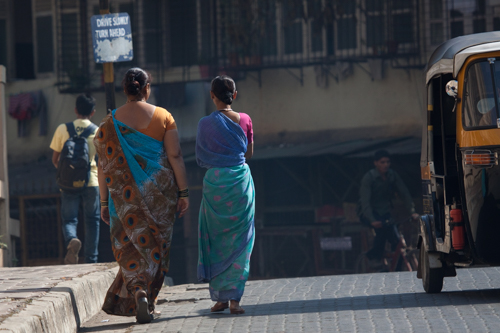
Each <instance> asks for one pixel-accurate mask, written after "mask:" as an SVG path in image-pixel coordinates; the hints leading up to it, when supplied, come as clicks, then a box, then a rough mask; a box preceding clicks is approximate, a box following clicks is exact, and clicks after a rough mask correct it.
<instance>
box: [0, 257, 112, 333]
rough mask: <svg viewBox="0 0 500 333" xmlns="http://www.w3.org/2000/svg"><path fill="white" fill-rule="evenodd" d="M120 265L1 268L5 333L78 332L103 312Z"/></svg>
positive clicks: (0, 323)
mask: <svg viewBox="0 0 500 333" xmlns="http://www.w3.org/2000/svg"><path fill="white" fill-rule="evenodd" d="M117 269H118V267H117V266H116V264H85V265H59V266H45V267H19V268H0V331H1V332H4V331H6V332H13V333H14V332H15V333H17V332H20V333H21V332H23V333H24V332H26V333H38V332H50V333H58V332H61V333H62V332H64V333H70V332H77V329H78V327H79V325H80V324H81V323H82V322H83V321H86V320H88V319H90V318H91V317H92V316H94V315H95V314H96V313H98V312H99V310H100V308H101V306H102V302H103V300H104V294H105V292H106V290H107V289H108V288H109V285H110V284H111V282H112V281H113V279H114V277H115V275H116V272H117Z"/></svg>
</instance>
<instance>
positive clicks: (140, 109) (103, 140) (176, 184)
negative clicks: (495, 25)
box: [94, 68, 189, 323]
mask: <svg viewBox="0 0 500 333" xmlns="http://www.w3.org/2000/svg"><path fill="white" fill-rule="evenodd" d="M150 82H151V77H150V76H149V74H148V73H146V72H145V71H143V70H142V69H140V68H132V69H130V70H128V71H127V73H126V75H125V78H124V80H123V88H124V91H125V94H126V95H127V104H125V105H123V106H122V107H120V108H118V109H117V110H113V111H112V112H111V114H110V115H108V116H107V117H106V118H104V120H103V122H102V123H101V125H100V127H99V130H98V132H97V134H96V136H95V139H94V144H95V146H96V150H97V153H98V155H99V165H98V178H99V191H100V195H101V217H102V219H103V220H104V222H106V223H107V224H109V225H110V232H111V244H112V247H113V253H114V255H115V258H116V261H117V262H118V264H119V265H120V270H119V271H118V275H117V276H116V279H115V281H114V282H113V284H112V285H111V287H110V288H109V290H108V292H107V294H106V298H105V300H104V305H103V310H104V311H105V312H106V313H108V314H114V315H121V316H136V318H137V321H138V322H139V323H148V322H150V321H151V319H152V318H151V317H152V316H151V314H152V312H153V310H154V306H155V299H156V297H157V296H158V293H159V291H160V289H161V287H162V285H163V280H164V276H165V274H167V272H168V266H169V261H170V260H169V258H170V244H171V241H172V228H173V224H174V220H175V213H176V211H179V212H180V214H179V217H180V216H182V215H183V214H184V213H185V212H186V210H187V209H188V207H189V199H188V190H187V181H186V171H185V167H184V161H183V159H182V154H181V150H180V145H179V138H178V135H177V129H176V125H175V121H174V119H173V118H172V116H171V115H170V113H169V112H167V110H165V109H163V108H159V107H155V106H154V105H151V104H148V103H147V102H146V101H147V99H148V97H149V93H150V89H151V88H150ZM179 189H181V190H180V191H179Z"/></svg>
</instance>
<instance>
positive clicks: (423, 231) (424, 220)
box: [420, 215, 436, 252]
mask: <svg viewBox="0 0 500 333" xmlns="http://www.w3.org/2000/svg"><path fill="white" fill-rule="evenodd" d="M432 224H434V217H433V216H432V215H422V216H421V217H420V235H421V237H422V239H423V240H424V241H423V242H422V244H420V246H425V250H426V251H427V252H435V251H436V237H434V232H433V230H434V228H433V225H432Z"/></svg>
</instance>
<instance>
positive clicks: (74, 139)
mask: <svg viewBox="0 0 500 333" xmlns="http://www.w3.org/2000/svg"><path fill="white" fill-rule="evenodd" d="M66 128H67V130H68V133H69V139H68V140H66V142H65V143H64V146H63V149H62V151H61V155H60V156H59V163H58V164H57V179H56V182H57V185H58V186H59V188H60V189H61V190H63V191H65V192H73V193H78V192H81V191H82V190H83V189H84V188H85V187H87V185H88V183H89V179H90V162H91V158H90V156H89V145H88V143H87V138H88V137H89V135H90V134H93V133H94V132H95V131H96V129H97V126H96V125H94V124H90V125H89V126H88V127H87V128H86V129H85V130H84V131H83V132H82V134H80V135H78V134H77V133H76V129H75V125H74V124H73V122H70V123H66Z"/></svg>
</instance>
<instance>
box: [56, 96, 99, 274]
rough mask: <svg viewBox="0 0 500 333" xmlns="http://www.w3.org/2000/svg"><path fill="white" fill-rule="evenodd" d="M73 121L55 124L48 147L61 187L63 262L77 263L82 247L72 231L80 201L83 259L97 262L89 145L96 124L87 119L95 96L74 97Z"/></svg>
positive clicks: (93, 166)
mask: <svg viewBox="0 0 500 333" xmlns="http://www.w3.org/2000/svg"><path fill="white" fill-rule="evenodd" d="M75 113H76V118H77V119H76V120H74V121H72V122H69V123H66V124H61V125H59V126H58V127H57V129H56V132H55V133H54V137H53V138H52V142H51V144H50V148H51V149H52V150H53V151H54V152H53V154H52V163H53V164H54V166H55V167H56V168H57V185H58V186H59V188H60V189H61V216H62V220H63V223H62V232H63V237H64V241H65V243H66V247H67V253H66V256H65V258H64V263H65V264H77V263H78V253H79V252H80V248H81V246H82V243H81V241H80V240H79V239H78V237H77V234H76V230H77V225H78V210H79V207H80V203H83V215H84V220H85V253H84V255H85V262H87V263H95V262H97V254H98V252H97V246H98V243H99V222H100V212H101V211H100V203H99V184H98V181H97V166H96V160H95V156H96V150H95V147H94V144H93V140H94V136H95V133H96V131H97V126H96V125H95V124H93V123H92V122H91V121H90V118H92V116H93V115H94V113H95V99H94V98H93V97H92V96H90V95H89V94H86V95H80V96H78V97H77V99H76V108H75Z"/></svg>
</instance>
